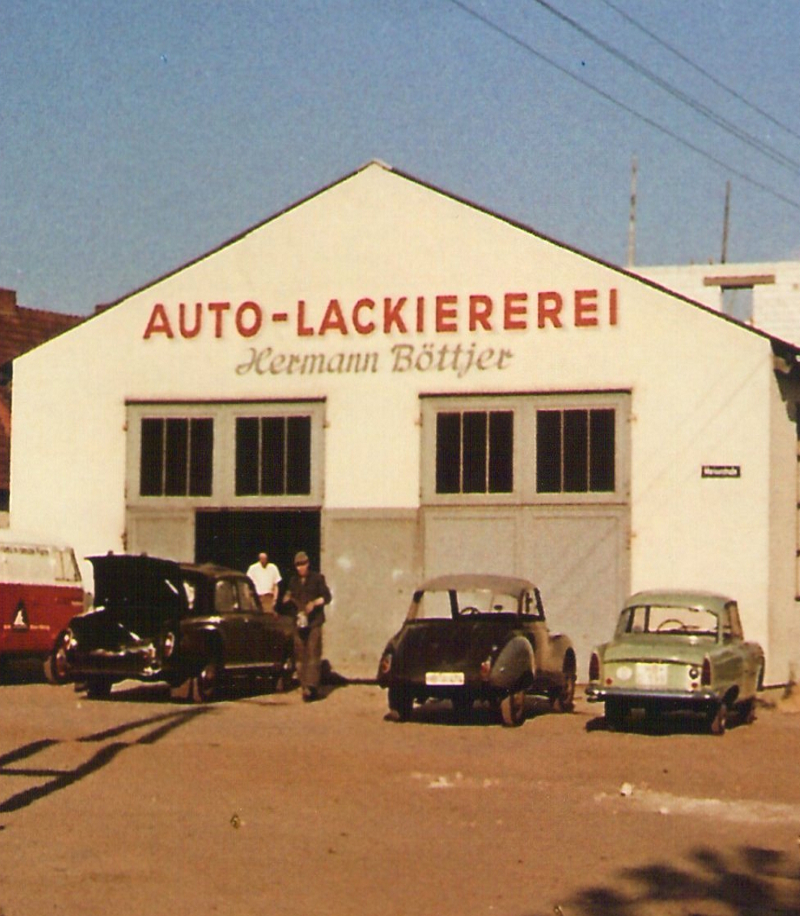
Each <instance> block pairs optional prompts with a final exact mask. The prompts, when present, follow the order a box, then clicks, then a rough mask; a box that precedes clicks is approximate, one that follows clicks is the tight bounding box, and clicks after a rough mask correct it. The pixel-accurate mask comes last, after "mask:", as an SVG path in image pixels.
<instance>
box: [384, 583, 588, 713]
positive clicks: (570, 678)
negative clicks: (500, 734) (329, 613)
mask: <svg viewBox="0 0 800 916" xmlns="http://www.w3.org/2000/svg"><path fill="white" fill-rule="evenodd" d="M575 673H576V663H575V650H574V648H573V646H572V642H571V641H570V639H569V637H568V636H565V635H564V634H563V633H558V634H553V633H550V631H549V629H548V625H547V622H546V621H545V615H544V606H543V604H542V596H541V594H540V592H539V589H538V588H537V587H536V586H535V585H534V584H533V583H531V582H528V581H527V580H525V579H518V578H512V577H508V576H492V575H475V574H467V575H454V576H440V577H439V578H437V579H431V580H429V581H428V582H425V583H424V584H423V585H421V586H420V588H418V589H417V590H416V591H415V592H414V596H413V598H412V600H411V607H410V608H409V611H408V614H407V615H406V619H405V622H404V624H403V626H402V627H401V629H400V630H399V631H398V632H397V633H396V634H395V635H394V636H393V637H392V638H391V639H390V640H389V643H388V644H387V646H386V648H385V649H384V652H383V655H382V656H381V660H380V663H379V665H378V683H379V684H380V686H381V687H385V688H387V690H388V695H389V710H390V713H391V714H392V717H393V718H396V719H399V720H401V721H402V720H405V719H408V718H409V716H410V715H411V712H412V709H413V705H414V703H415V702H417V703H424V702H425V701H426V700H427V699H429V698H432V699H438V700H450V701H451V702H452V704H453V708H454V710H455V712H456V714H457V715H458V716H459V717H464V716H466V715H467V714H468V713H469V711H470V710H471V708H472V705H473V703H475V702H477V701H481V700H484V701H488V702H489V703H490V704H491V705H492V706H493V707H494V708H496V710H497V711H498V712H499V714H500V717H501V720H502V722H503V724H504V725H511V726H516V725H521V724H522V723H523V721H524V719H525V695H526V694H528V693H531V694H540V695H543V696H546V697H548V698H549V700H550V702H551V704H552V705H553V707H555V708H557V709H559V710H561V711H563V712H570V711H571V710H572V708H573V701H574V695H575V676H576V674H575Z"/></svg>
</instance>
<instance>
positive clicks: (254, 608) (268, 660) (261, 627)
mask: <svg viewBox="0 0 800 916" xmlns="http://www.w3.org/2000/svg"><path fill="white" fill-rule="evenodd" d="M237 585H238V589H239V606H240V608H241V609H242V613H243V614H245V616H246V618H247V633H248V644H249V657H250V661H251V662H252V663H253V664H256V665H260V666H263V665H270V666H272V665H275V666H279V665H281V664H282V662H283V660H284V658H285V657H286V652H287V642H288V639H289V634H290V633H291V621H289V620H287V618H285V617H281V616H280V615H279V614H268V613H265V612H264V611H263V609H262V607H261V604H260V602H259V600H258V596H257V595H256V593H255V590H254V589H253V586H252V584H251V583H250V581H249V580H248V579H240V580H239V581H238V583H237Z"/></svg>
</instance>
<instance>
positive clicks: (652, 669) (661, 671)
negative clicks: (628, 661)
mask: <svg viewBox="0 0 800 916" xmlns="http://www.w3.org/2000/svg"><path fill="white" fill-rule="evenodd" d="M667 670H668V666H667V665H661V664H638V665H637V666H636V685H637V686H638V687H666V686H667Z"/></svg>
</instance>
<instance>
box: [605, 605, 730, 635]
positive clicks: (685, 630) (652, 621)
mask: <svg viewBox="0 0 800 916" xmlns="http://www.w3.org/2000/svg"><path fill="white" fill-rule="evenodd" d="M619 632H620V633H627V634H632V635H637V634H640V633H649V634H658V635H661V636H664V635H667V636H716V635H717V615H716V614H714V613H712V612H711V611H707V610H704V609H698V608H693V607H679V606H675V605H662V604H644V605H637V606H636V607H629V608H625V610H624V611H623V612H622V615H621V617H620V622H619Z"/></svg>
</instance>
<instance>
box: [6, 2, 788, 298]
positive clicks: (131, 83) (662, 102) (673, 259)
mask: <svg viewBox="0 0 800 916" xmlns="http://www.w3.org/2000/svg"><path fill="white" fill-rule="evenodd" d="M466 8H468V9H466ZM469 10H471V11H472V12H470V11H469ZM554 11H556V12H554ZM557 12H560V13H561V14H563V16H566V17H569V18H570V19H572V20H573V22H572V23H570V22H568V21H565V19H564V18H562V17H559V16H558V15H557V14H556V13H557ZM481 17H483V18H481ZM484 20H489V22H488V23H487V22H486V21H484ZM582 30H583V31H582ZM586 32H589V33H591V34H590V35H587V34H586ZM653 36H655V37H653ZM665 45H668V46H670V47H671V48H673V49H674V50H677V51H678V52H680V55H681V56H678V55H676V54H675V53H673V52H672V51H670V50H669V49H668V48H667V47H665ZM799 45H800V4H798V3H796V2H795V0H608V2H606V0H547V2H546V3H545V2H541V0H491V2H490V0H227V2H225V0H215V2H211V0H193V2H189V0H180V2H179V0H131V2H129V3H125V4H122V3H119V2H118V0H4V2H3V4H2V9H0V87H2V89H1V90H0V147H1V149H0V201H2V219H1V220H0V286H2V287H7V288H12V289H16V290H17V291H18V300H19V302H20V304H21V305H26V306H30V307H37V308H51V309H56V310H61V311H69V312H73V313H77V314H85V313H88V312H90V311H91V310H92V309H93V308H94V306H95V305H96V304H99V303H105V302H110V301H114V300H116V299H118V298H119V297H121V296H123V295H124V294H125V293H127V292H129V291H131V290H133V289H135V288H138V287H140V286H142V285H144V284H146V283H148V282H149V281H151V280H153V279H154V278H156V277H158V276H161V275H163V274H165V273H167V272H169V271H171V270H173V269H174V268H176V267H178V266H180V265H181V264H183V263H185V262H187V261H189V260H191V259H192V258H195V257H197V256H198V255H201V254H202V253H204V252H206V251H208V250H210V249H212V248H214V247H216V246H218V245H219V244H221V243H223V242H224V241H226V240H227V239H228V238H230V237H232V236H234V235H236V234H237V233H239V232H241V231H242V230H244V229H246V228H248V227H249V226H252V225H254V224H256V223H259V222H261V221H262V220H264V219H266V218H267V217H269V216H270V215H271V214H273V213H275V212H277V211H279V210H281V209H283V208H284V207H286V206H288V205H290V204H292V203H293V202H295V201H297V200H299V199H300V198H303V197H306V196H307V195H309V194H311V193H313V192H314V191H316V190H317V189H319V188H321V187H323V186H325V185H327V184H330V183H331V182H333V181H336V180H337V179H338V178H340V177H342V176H343V175H345V174H348V173H350V172H352V171H354V170H356V169H357V168H359V167H360V166H361V165H363V164H364V163H366V162H367V161H369V160H371V159H380V160H382V161H384V162H387V163H389V164H390V165H392V166H394V167H396V168H397V169H399V170H401V171H403V172H406V173H410V174H411V175H414V176H415V177H417V178H419V179H421V180H423V181H425V182H428V183H430V184H433V185H436V186H437V187H440V188H442V189H444V190H446V191H449V192H451V193H453V194H455V195H457V196H460V197H464V198H467V199H469V200H471V201H474V202H475V203H477V204H479V205H481V206H484V207H486V208H488V209H490V210H493V211H496V212H498V213H501V214H503V215H505V216H508V217H510V218H512V219H514V220H519V221H521V222H524V223H526V224H528V225H529V226H531V227H532V228H533V229H536V230H538V231H540V232H542V233H544V234H546V235H549V236H553V237H555V238H557V239H559V240H561V241H563V242H565V243H566V244H568V245H572V246H574V247H576V248H579V249H581V250H583V251H586V252H588V253H590V254H593V255H596V256H598V257H600V258H603V259H606V260H609V261H612V262H614V263H619V264H622V263H624V262H625V259H626V251H627V234H628V212H629V194H630V174H631V161H632V158H633V157H634V156H636V158H637V161H638V195H637V197H638V208H637V236H636V261H637V263H639V264H663V263H690V262H698V261H709V260H719V258H720V254H721V244H722V243H721V238H722V225H723V212H724V203H725V186H726V182H728V181H730V182H731V215H730V233H729V242H728V260H729V261H754V260H781V259H788V258H797V257H800V180H798V176H799V175H800V122H798V118H797V112H800V78H798V77H800V73H799V72H798V70H799V69H800V64H799V61H800V54H798V46H799ZM683 58H685V59H688V61H691V62H692V63H693V64H694V65H695V66H691V65H690V64H689V63H687V60H685V59H683ZM626 60H628V61H630V63H626ZM631 64H633V66H632V65H631ZM697 67H699V68H701V69H702V70H703V71H705V72H706V73H707V74H710V75H711V76H712V77H713V79H710V78H709V77H708V76H706V75H704V74H703V73H702V72H700V70H698V69H696V68H697ZM643 70H646V71H647V74H649V76H650V78H647V77H646V76H645V74H644V73H643V72H642V71H643ZM569 74H571V75H569ZM657 83H660V85H658V84H657ZM720 84H722V85H720ZM729 90H730V91H729ZM676 96H679V97H680V98H683V99H684V100H688V102H689V103H690V104H686V102H685V101H681V100H680V98H679V97H676ZM630 109H633V110H634V111H635V112H636V113H637V114H634V113H633V111H631V110H630ZM647 119H649V121H650V122H655V124H658V125H659V127H656V126H654V124H653V123H648V120H647ZM720 122H721V123H720ZM678 138H679V139H678ZM698 150H702V151H703V152H702V153H701V152H698ZM714 160H716V161H714Z"/></svg>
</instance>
